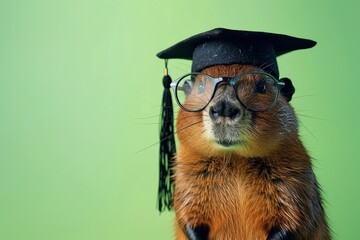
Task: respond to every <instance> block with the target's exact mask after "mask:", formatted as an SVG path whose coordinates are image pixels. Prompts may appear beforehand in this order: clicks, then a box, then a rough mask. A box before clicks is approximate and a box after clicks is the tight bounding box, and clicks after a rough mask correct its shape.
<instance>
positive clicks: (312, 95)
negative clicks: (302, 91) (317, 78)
mask: <svg viewBox="0 0 360 240" xmlns="http://www.w3.org/2000/svg"><path fill="white" fill-rule="evenodd" d="M306 97H319V95H317V94H308V95H300V96H293V97H292V99H299V98H306Z"/></svg>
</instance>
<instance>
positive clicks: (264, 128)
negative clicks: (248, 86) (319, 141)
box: [174, 65, 330, 240]
mask: <svg viewBox="0 0 360 240" xmlns="http://www.w3.org/2000/svg"><path fill="white" fill-rule="evenodd" d="M253 69H255V68H253V67H251V66H243V65H231V66H224V65H219V66H214V67H210V68H207V69H205V70H204V72H205V73H207V74H209V75H211V76H213V77H220V76H228V77H233V76H236V75H238V74H240V73H242V72H247V71H251V70H253ZM217 92H219V90H218V91H217ZM206 114H207V113H206V111H205V110H204V111H203V112H195V113H194V112H186V111H183V110H180V112H179V114H178V120H177V131H178V140H179V150H178V154H177V156H176V164H175V168H174V172H175V174H174V184H175V191H174V209H175V214H176V239H178V240H185V239H187V238H186V235H185V234H184V231H183V229H184V227H185V226H186V225H189V226H192V227H196V226H198V225H200V224H207V225H208V226H209V228H210V232H209V239H229V240H230V239H231V240H234V239H244V240H249V239H259V240H260V239H261V240H265V239H267V237H268V234H269V231H270V230H271V229H272V228H277V229H279V230H281V229H289V230H291V231H292V232H293V233H294V234H295V235H296V238H297V239H309V240H313V239H314V240H317V239H321V240H327V239H330V234H329V230H328V226H327V223H326V219H325V215H324V211H323V207H322V203H321V198H320V194H319V187H318V185H317V182H316V179H315V176H314V173H313V171H312V167H311V162H310V158H309V156H308V154H307V153H306V150H305V149H304V147H303V144H302V143H301V141H300V140H299V137H298V132H297V120H296V117H295V114H294V112H293V110H292V108H291V107H290V105H289V104H288V103H287V101H286V100H285V98H283V97H280V99H279V100H278V102H277V104H276V105H275V107H274V108H272V109H271V110H269V111H266V112H263V113H256V114H255V115H254V118H253V119H254V120H253V123H252V126H251V128H250V129H249V130H248V131H247V139H249V141H248V142H247V143H246V147H243V148H239V149H232V150H224V149H219V148H216V147H214V143H213V142H211V141H209V140H208V139H207V137H206V134H205V125H204V124H205V120H204V119H205V118H206ZM247 114H253V113H247Z"/></svg>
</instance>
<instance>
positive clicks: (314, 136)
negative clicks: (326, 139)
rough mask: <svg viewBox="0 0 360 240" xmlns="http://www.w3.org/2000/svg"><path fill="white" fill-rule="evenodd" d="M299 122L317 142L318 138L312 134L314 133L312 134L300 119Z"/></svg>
mask: <svg viewBox="0 0 360 240" xmlns="http://www.w3.org/2000/svg"><path fill="white" fill-rule="evenodd" d="M299 122H300V124H301V126H303V128H305V130H306V131H307V132H308V133H310V135H311V136H312V137H313V138H314V139H315V140H317V138H316V137H315V135H314V134H312V132H310V130H309V129H308V128H307V127H306V126H305V124H304V123H303V122H302V121H301V120H300V119H299Z"/></svg>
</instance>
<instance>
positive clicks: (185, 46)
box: [157, 28, 316, 211]
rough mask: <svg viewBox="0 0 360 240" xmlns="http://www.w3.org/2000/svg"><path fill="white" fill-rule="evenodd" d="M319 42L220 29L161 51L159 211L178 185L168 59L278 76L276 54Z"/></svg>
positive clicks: (196, 68) (196, 66)
mask: <svg viewBox="0 0 360 240" xmlns="http://www.w3.org/2000/svg"><path fill="white" fill-rule="evenodd" d="M315 45H316V42H315V41H312V40H309V39H303V38H297V37H292V36H288V35H283V34H275V33H267V32H253V31H241V30H230V29H224V28H216V29H213V30H210V31H207V32H203V33H199V34H196V35H194V36H192V37H189V38H187V39H185V40H183V41H181V42H178V43H176V44H175V45H173V46H171V47H169V48H167V49H165V50H163V51H161V52H159V53H158V54H157V57H159V58H161V59H165V75H164V78H163V85H164V94H163V101H162V120H161V131H160V179H159V192H158V208H159V211H163V210H165V209H169V210H170V209H171V208H172V201H173V199H172V192H173V187H174V186H173V183H172V179H171V176H172V166H173V160H174V156H175V153H176V148H175V139H174V123H173V109H172V100H171V94H170V90H169V88H170V83H171V78H170V76H169V75H168V70H167V63H168V59H174V58H176V59H187V60H192V72H201V71H202V70H204V69H205V68H208V67H211V66H214V65H231V64H244V65H252V66H255V67H259V68H261V69H262V70H263V71H266V72H268V73H270V74H272V75H273V76H275V77H277V78H278V77H279V69H278V65H277V61H276V57H278V56H281V55H283V54H285V53H288V52H291V51H294V50H299V49H307V48H311V47H313V46H315ZM289 81H290V80H289ZM291 87H292V86H291ZM292 93H293V91H292ZM291 95H292V94H291ZM290 99H291V96H290ZM290 99H289V100H290Z"/></svg>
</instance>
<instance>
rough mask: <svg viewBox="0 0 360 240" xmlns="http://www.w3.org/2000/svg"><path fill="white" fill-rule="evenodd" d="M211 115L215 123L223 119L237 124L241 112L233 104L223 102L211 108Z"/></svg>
mask: <svg viewBox="0 0 360 240" xmlns="http://www.w3.org/2000/svg"><path fill="white" fill-rule="evenodd" d="M209 115H210V118H211V120H213V121H218V120H219V119H221V118H225V119H226V118H227V119H229V120H231V121H234V122H236V121H237V120H239V119H240V116H241V110H240V109H239V108H238V107H237V106H236V105H234V104H233V103H231V102H227V101H224V100H223V101H219V102H217V103H216V104H215V105H214V106H212V107H210V111H209Z"/></svg>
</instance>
